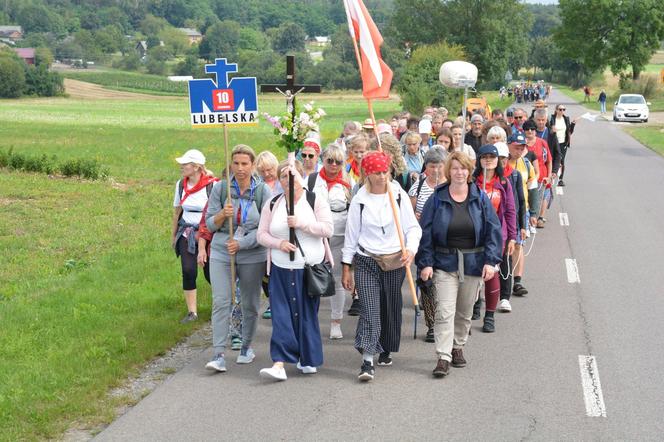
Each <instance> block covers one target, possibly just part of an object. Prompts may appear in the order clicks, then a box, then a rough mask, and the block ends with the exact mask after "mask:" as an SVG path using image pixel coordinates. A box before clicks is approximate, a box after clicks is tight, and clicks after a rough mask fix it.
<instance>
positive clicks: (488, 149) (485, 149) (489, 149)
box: [477, 144, 498, 157]
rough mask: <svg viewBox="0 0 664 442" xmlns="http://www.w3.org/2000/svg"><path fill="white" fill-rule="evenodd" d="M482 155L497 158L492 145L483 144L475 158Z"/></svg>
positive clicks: (495, 150) (494, 147)
mask: <svg viewBox="0 0 664 442" xmlns="http://www.w3.org/2000/svg"><path fill="white" fill-rule="evenodd" d="M482 155H494V156H498V149H496V146H494V145H493V144H485V145H484V146H482V147H480V150H478V151H477V156H478V157H481V156H482Z"/></svg>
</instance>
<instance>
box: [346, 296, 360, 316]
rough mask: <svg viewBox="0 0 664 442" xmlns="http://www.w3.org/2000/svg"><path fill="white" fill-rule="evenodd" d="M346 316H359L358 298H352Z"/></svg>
mask: <svg viewBox="0 0 664 442" xmlns="http://www.w3.org/2000/svg"><path fill="white" fill-rule="evenodd" d="M348 316H360V298H353V302H352V303H351V304H350V308H349V309H348Z"/></svg>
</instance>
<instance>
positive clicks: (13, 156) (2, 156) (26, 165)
mask: <svg viewBox="0 0 664 442" xmlns="http://www.w3.org/2000/svg"><path fill="white" fill-rule="evenodd" d="M0 167H7V168H9V169H11V170H19V171H24V172H37V173H45V174H48V175H51V174H53V173H56V172H58V171H59V172H60V173H61V174H62V175H64V176H66V177H73V176H78V177H79V178H86V179H89V180H98V179H104V178H106V177H108V172H109V170H108V167H106V166H102V165H101V164H99V162H98V161H97V160H94V159H83V160H81V159H72V160H66V161H63V162H62V163H59V164H58V159H57V157H56V156H55V155H52V156H50V157H49V156H47V155H42V156H40V157H28V156H26V155H23V154H21V153H16V152H14V151H13V149H12V148H9V149H7V150H0Z"/></svg>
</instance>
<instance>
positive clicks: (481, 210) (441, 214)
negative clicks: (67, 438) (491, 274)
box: [415, 183, 503, 276]
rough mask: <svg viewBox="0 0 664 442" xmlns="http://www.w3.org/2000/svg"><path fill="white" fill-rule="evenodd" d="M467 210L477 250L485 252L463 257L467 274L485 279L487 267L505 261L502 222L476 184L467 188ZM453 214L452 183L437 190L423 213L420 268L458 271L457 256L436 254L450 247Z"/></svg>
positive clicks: (421, 220)
mask: <svg viewBox="0 0 664 442" xmlns="http://www.w3.org/2000/svg"><path fill="white" fill-rule="evenodd" d="M468 210H469V212H470V217H471V219H472V220H473V224H474V226H475V248H478V247H484V251H483V252H477V253H467V254H464V273H465V274H466V275H469V276H482V268H483V267H484V265H485V264H488V265H491V266H493V265H496V264H500V262H501V261H502V251H503V244H502V243H503V240H502V231H501V227H500V221H499V220H498V216H497V215H496V211H495V210H494V209H493V207H492V206H491V202H490V201H489V198H487V197H486V195H484V194H483V193H482V191H481V190H480V189H479V188H478V187H477V185H476V184H474V183H471V184H469V185H468ZM452 211H453V208H452V200H451V196H450V191H449V184H448V183H445V184H441V185H440V186H438V187H436V190H435V191H434V193H433V195H431V197H430V198H429V200H428V201H427V202H426V204H425V205H424V209H423V210H422V216H421V218H420V225H421V226H422V239H421V240H420V248H419V251H418V252H417V256H416V258H415V261H416V263H417V267H418V268H419V269H422V268H424V267H433V268H435V269H440V270H444V271H446V272H456V271H457V270H458V269H459V263H458V259H457V254H456V253H441V252H438V251H436V248H437V247H443V248H446V247H447V229H448V227H449V224H450V221H451V220H452Z"/></svg>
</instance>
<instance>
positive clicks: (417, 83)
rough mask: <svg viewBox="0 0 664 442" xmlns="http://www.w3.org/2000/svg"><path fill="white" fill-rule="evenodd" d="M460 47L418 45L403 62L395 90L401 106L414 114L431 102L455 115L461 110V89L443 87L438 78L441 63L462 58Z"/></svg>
mask: <svg viewBox="0 0 664 442" xmlns="http://www.w3.org/2000/svg"><path fill="white" fill-rule="evenodd" d="M465 58H466V56H465V53H464V51H463V48H462V47H461V46H455V45H448V44H447V43H436V44H433V45H424V46H420V47H418V48H417V49H415V51H414V52H413V55H412V56H411V58H410V60H408V62H406V64H405V65H404V69H403V74H402V75H401V79H400V81H399V84H398V85H397V91H398V92H399V94H400V95H401V104H402V106H403V107H404V108H405V109H407V110H409V111H411V112H414V113H420V112H422V109H423V108H424V107H426V106H428V105H430V104H432V103H433V102H434V101H435V102H437V103H438V104H439V105H440V106H445V107H446V108H448V109H449V110H450V114H452V115H454V114H455V113H456V111H457V110H459V109H460V107H461V106H460V105H459V103H460V97H461V95H462V94H463V92H462V91H461V90H460V89H451V88H448V87H444V86H443V85H442V84H441V83H440V81H439V80H438V74H439V72H440V65H442V64H443V63H445V62H446V61H451V60H465Z"/></svg>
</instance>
